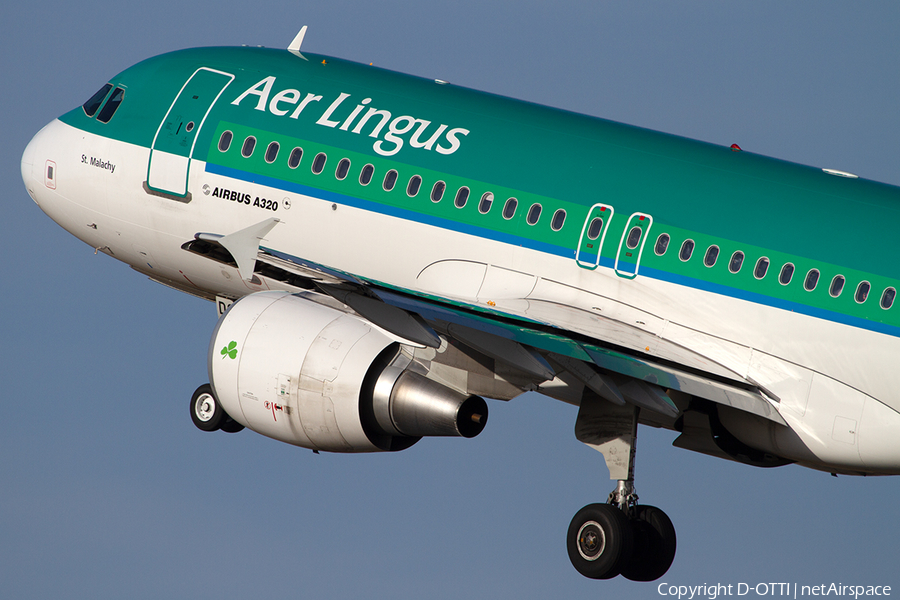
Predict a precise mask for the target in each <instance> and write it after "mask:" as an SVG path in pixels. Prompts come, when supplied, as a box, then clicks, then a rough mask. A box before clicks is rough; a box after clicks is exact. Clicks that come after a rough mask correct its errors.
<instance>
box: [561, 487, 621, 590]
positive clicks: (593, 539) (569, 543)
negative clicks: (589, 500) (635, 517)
mask: <svg viewBox="0 0 900 600" xmlns="http://www.w3.org/2000/svg"><path fill="white" fill-rule="evenodd" d="M633 545H634V540H633V534H632V531H631V523H630V522H629V520H628V517H626V516H625V514H624V513H623V512H622V511H621V510H619V509H618V508H617V507H615V506H613V505H611V504H588V505H587V506H585V507H584V508H582V509H581V510H579V511H578V512H577V513H575V517H574V518H573V519H572V522H571V523H570V524H569V532H568V536H567V538H566V549H567V550H568V552H569V560H570V561H572V566H573V567H575V569H576V570H577V571H578V572H579V573H581V574H582V575H584V576H585V577H590V578H591V579H612V578H613V577H615V576H616V575H618V574H619V573H620V572H621V571H622V568H623V567H625V566H626V565H628V563H629V561H630V560H631V552H632V547H633Z"/></svg>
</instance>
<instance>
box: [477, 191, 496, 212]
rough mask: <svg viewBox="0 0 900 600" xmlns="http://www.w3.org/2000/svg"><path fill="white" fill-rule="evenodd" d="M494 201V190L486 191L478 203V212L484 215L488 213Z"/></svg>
mask: <svg viewBox="0 0 900 600" xmlns="http://www.w3.org/2000/svg"><path fill="white" fill-rule="evenodd" d="M493 203H494V194H493V193H492V192H485V193H484V195H483V196H481V202H479V203H478V212H480V213H481V214H483V215H486V214H488V211H490V210H491V205H492V204H493Z"/></svg>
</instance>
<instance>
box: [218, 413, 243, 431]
mask: <svg viewBox="0 0 900 600" xmlns="http://www.w3.org/2000/svg"><path fill="white" fill-rule="evenodd" d="M219 429H221V430H222V431H224V432H225V433H237V432H238V431H241V430H243V429H244V426H243V425H241V424H240V423H238V422H237V421H235V420H234V419H232V418H231V416H230V415H229V416H228V418H227V419H225V421H223V422H222V425H221V426H220V427H219Z"/></svg>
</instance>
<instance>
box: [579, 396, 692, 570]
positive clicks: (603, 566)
mask: <svg viewBox="0 0 900 600" xmlns="http://www.w3.org/2000/svg"><path fill="white" fill-rule="evenodd" d="M638 410H639V409H637V408H634V407H629V406H623V407H619V406H614V405H612V404H609V403H606V402H604V401H603V400H601V399H600V398H596V397H585V398H584V399H583V400H582V403H581V408H580V409H579V411H578V419H577V421H576V423H575V436H576V437H577V438H578V439H579V440H580V441H581V442H584V443H585V444H587V445H589V446H591V447H592V448H595V449H596V450H598V451H600V452H601V453H602V454H603V456H604V458H605V459H606V464H607V466H608V467H609V474H610V479H614V480H616V481H617V482H618V483H617V485H616V489H615V490H614V491H613V492H612V493H610V495H609V500H608V501H607V503H606V504H588V505H587V506H585V507H584V508H582V509H581V510H579V511H578V512H577V513H576V514H575V517H574V518H573V519H572V522H571V523H570V524H569V530H568V534H567V538H566V549H567V550H568V553H569V560H570V561H572V566H574V567H575V569H576V570H577V571H578V572H579V573H581V574H582V575H584V576H585V577H590V578H591V579H612V578H613V577H615V576H617V575H622V576H623V577H625V578H626V579H629V580H631V581H653V580H655V579H659V578H660V577H662V576H663V575H664V574H665V573H666V571H668V570H669V567H670V566H671V565H672V561H673V560H674V559H675V549H676V537H675V528H674V527H673V526H672V521H670V520H669V517H668V516H666V513H664V512H663V511H661V510H660V509H658V508H656V507H655V506H648V505H645V504H644V505H639V504H638V503H637V501H638V497H637V494H636V493H635V491H634V457H635V448H636V441H637V418H638Z"/></svg>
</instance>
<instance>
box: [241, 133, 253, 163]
mask: <svg viewBox="0 0 900 600" xmlns="http://www.w3.org/2000/svg"><path fill="white" fill-rule="evenodd" d="M255 148H256V138H255V137H253V136H252V135H248V136H247V138H246V139H245V140H244V145H243V146H241V156H243V157H244V158H250V157H251V156H253V150H254V149H255Z"/></svg>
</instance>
